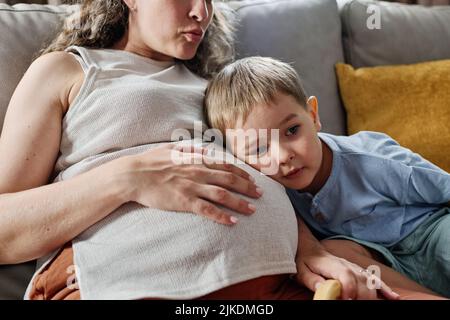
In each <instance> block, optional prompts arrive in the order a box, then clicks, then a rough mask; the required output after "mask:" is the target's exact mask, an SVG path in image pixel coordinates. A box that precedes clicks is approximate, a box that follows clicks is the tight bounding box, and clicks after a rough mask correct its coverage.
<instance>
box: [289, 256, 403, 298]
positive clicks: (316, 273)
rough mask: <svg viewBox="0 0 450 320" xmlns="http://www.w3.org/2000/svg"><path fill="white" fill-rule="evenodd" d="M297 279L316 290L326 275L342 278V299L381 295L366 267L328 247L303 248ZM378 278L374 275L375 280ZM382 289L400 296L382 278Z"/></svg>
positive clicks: (329, 277)
mask: <svg viewBox="0 0 450 320" xmlns="http://www.w3.org/2000/svg"><path fill="white" fill-rule="evenodd" d="M296 262H297V275H296V280H297V281H298V282H299V283H301V284H303V285H305V286H306V287H307V288H309V289H310V290H311V291H314V292H315V291H316V289H317V287H318V286H319V285H320V284H321V283H322V282H324V281H325V280H326V279H336V280H339V281H340V283H341V285H342V296H341V297H340V299H343V300H348V299H359V300H368V299H377V289H371V288H370V286H369V285H368V284H369V281H368V280H369V276H370V277H375V275H370V274H368V272H366V270H364V269H363V268H361V267H359V266H358V265H356V264H354V263H351V262H349V261H347V260H345V259H342V258H338V257H336V256H334V255H332V254H331V253H329V252H327V251H326V250H325V249H320V248H316V250H313V251H308V250H302V254H299V255H298V257H297V261H296ZM373 280H374V279H373V278H371V279H370V281H371V282H372V281H373ZM376 280H377V281H379V284H380V289H379V290H380V292H381V294H383V295H384V296H385V297H386V298H387V299H390V300H396V299H399V295H398V294H396V293H395V292H393V291H392V290H391V288H389V287H388V286H387V285H386V284H385V283H384V282H383V281H381V280H380V279H379V278H377V279H376Z"/></svg>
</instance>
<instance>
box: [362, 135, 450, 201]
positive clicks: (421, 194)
mask: <svg viewBox="0 0 450 320" xmlns="http://www.w3.org/2000/svg"><path fill="white" fill-rule="evenodd" d="M365 135H366V137H365V139H366V141H367V140H372V141H370V144H371V147H372V150H371V151H372V152H374V153H376V154H378V155H380V156H382V157H384V158H385V159H389V160H390V161H392V163H391V164H392V165H393V168H392V170H393V171H394V172H391V175H392V177H391V178H392V179H400V180H403V183H401V185H403V186H404V188H405V189H404V190H403V201H402V202H403V204H407V205H414V204H435V205H441V204H447V203H448V202H449V201H450V174H449V173H447V172H446V171H444V170H442V169H441V168H439V167H438V166H436V165H434V164H433V163H431V162H430V161H428V160H426V159H425V158H423V157H422V156H420V155H419V154H417V153H415V152H413V151H411V150H410V149H408V148H405V147H403V146H401V145H399V144H398V142H397V141H395V140H394V139H392V138H391V137H389V136H388V135H386V134H383V133H374V132H365ZM405 178H406V181H405V180H404V179H405ZM391 183H392V184H393V186H395V185H396V184H397V183H395V181H391ZM397 187H398V186H397Z"/></svg>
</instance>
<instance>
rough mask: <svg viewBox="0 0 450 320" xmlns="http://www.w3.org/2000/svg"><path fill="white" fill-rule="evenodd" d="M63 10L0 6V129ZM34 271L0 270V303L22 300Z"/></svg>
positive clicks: (24, 268)
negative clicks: (8, 108) (6, 300)
mask: <svg viewBox="0 0 450 320" xmlns="http://www.w3.org/2000/svg"><path fill="white" fill-rule="evenodd" d="M67 10H71V7H69V6H57V7H56V6H43V5H28V4H17V5H14V6H9V5H6V4H3V3H0V30H1V32H0V43H1V44H2V45H1V46H0V83H1V86H0V128H2V127H3V118H4V115H5V113H6V109H7V107H8V103H9V100H10V99H11V96H12V94H13V92H14V90H15V88H16V86H17V84H18V83H19V81H20V79H21V78H22V76H23V74H24V73H25V71H26V69H27V68H28V66H29V65H30V63H31V62H32V60H33V56H34V55H35V54H36V53H37V52H38V51H39V49H40V48H41V47H42V45H43V44H44V43H45V42H46V41H49V40H50V39H51V38H53V37H54V35H55V34H56V32H57V30H58V27H59V26H60V23H61V16H62V15H64V14H66V12H67ZM34 268H35V263H34V262H29V263H25V264H20V265H16V266H0V299H20V298H22V297H23V294H24V292H25V287H26V285H27V283H28V282H29V280H30V278H31V276H32V273H33V272H34Z"/></svg>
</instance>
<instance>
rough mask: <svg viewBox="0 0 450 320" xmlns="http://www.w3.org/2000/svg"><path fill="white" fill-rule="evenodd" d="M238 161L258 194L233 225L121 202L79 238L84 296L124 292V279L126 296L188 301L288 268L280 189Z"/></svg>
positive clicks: (287, 224)
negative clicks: (252, 210)
mask: <svg viewBox="0 0 450 320" xmlns="http://www.w3.org/2000/svg"><path fill="white" fill-rule="evenodd" d="M239 166H240V167H241V168H243V169H244V170H246V171H247V172H249V173H251V174H252V175H253V176H254V177H255V179H256V183H257V184H258V186H260V187H261V188H262V189H263V191H264V195H263V196H262V197H261V198H260V199H258V200H255V199H248V200H249V201H251V202H252V203H253V204H254V205H255V206H256V212H255V213H254V214H253V215H252V216H249V217H247V216H243V215H240V216H239V222H238V223H237V224H236V225H235V226H224V225H221V224H218V223H215V222H213V221H211V220H208V219H206V218H203V217H201V216H198V215H195V214H192V213H188V212H185V213H183V212H170V211H163V210H159V209H154V208H146V207H143V206H141V205H139V204H136V203H128V204H125V205H123V206H121V207H120V208H118V209H117V210H116V211H114V212H113V213H112V214H110V215H109V216H108V217H106V218H105V219H103V220H102V221H100V222H99V223H97V224H96V225H94V226H92V227H91V228H89V229H88V230H86V231H85V232H83V233H82V234H81V235H79V236H78V237H77V238H76V239H75V240H74V257H75V263H76V265H77V267H78V268H79V273H80V275H81V276H80V287H81V290H82V295H83V287H84V288H85V297H90V298H93V299H95V298H104V297H105V294H106V292H107V288H110V289H111V288H114V287H117V289H118V290H121V291H122V292H126V290H125V289H124V287H127V286H129V285H130V284H132V288H133V289H132V291H133V292H134V293H136V292H139V290H138V289H137V288H141V290H143V291H145V292H146V293H145V294H146V295H147V296H150V295H149V292H148V290H149V288H150V289H151V290H152V291H151V295H153V296H155V295H157V296H159V297H167V298H170V297H174V298H189V297H194V296H196V295H198V296H200V295H201V294H206V293H208V292H210V291H212V290H215V289H220V288H221V287H223V286H226V285H229V284H232V283H236V282H240V281H245V280H248V279H251V278H256V277H258V276H262V275H267V274H279V273H291V272H295V254H296V249H297V239H298V233H297V223H296V217H295V212H294V209H293V208H292V206H291V204H290V201H289V199H288V197H287V195H286V193H285V191H284V188H283V187H282V186H281V185H279V184H278V183H276V182H275V181H273V180H271V179H270V178H268V177H266V176H263V175H261V174H260V173H259V172H257V171H255V170H254V169H253V168H251V167H249V166H247V165H245V164H240V165H239ZM242 197H244V198H245V196H242ZM174 201H176V199H174ZM225 210H226V211H228V210H227V209H225ZM230 214H231V212H230ZM232 214H233V215H236V213H232ZM94 283H95V284H97V285H96V286H92V284H94ZM99 283H102V285H98V284H99ZM102 286H103V287H104V289H102ZM200 288H202V289H200ZM205 288H209V289H205ZM130 290H131V289H130ZM146 290H147V291H146ZM205 290H206V291H205ZM208 290H209V291H208ZM142 294H144V293H142ZM109 298H123V297H117V296H114V297H112V296H109ZM126 298H130V297H129V296H127V297H126Z"/></svg>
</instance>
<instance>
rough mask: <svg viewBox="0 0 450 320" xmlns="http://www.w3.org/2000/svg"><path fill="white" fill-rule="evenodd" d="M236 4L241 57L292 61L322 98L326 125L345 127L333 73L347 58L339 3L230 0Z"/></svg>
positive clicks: (341, 130) (338, 130) (341, 131)
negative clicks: (337, 63) (344, 50)
mask: <svg viewBox="0 0 450 320" xmlns="http://www.w3.org/2000/svg"><path fill="white" fill-rule="evenodd" d="M230 5H231V6H232V7H233V8H235V9H236V10H237V15H238V22H239V23H238V27H237V39H238V40H237V53H238V57H246V56H250V55H260V56H270V57H274V58H278V59H280V60H283V61H285V62H289V63H292V65H293V67H294V68H295V69H296V70H297V72H298V73H299V74H300V76H301V77H302V79H303V82H304V86H305V89H306V91H307V94H309V95H315V96H317V97H318V98H319V106H320V117H321V120H322V124H323V129H324V131H326V132H330V133H335V134H344V133H345V115H344V111H343V108H342V105H341V103H340V100H339V93H338V88H337V83H336V77H335V73H334V65H335V63H336V62H339V61H343V49H342V42H341V23H340V18H339V13H338V9H337V4H336V2H335V1H330V0H292V1H289V0H278V1H273V0H256V1H255V0H246V1H231V2H230Z"/></svg>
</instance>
